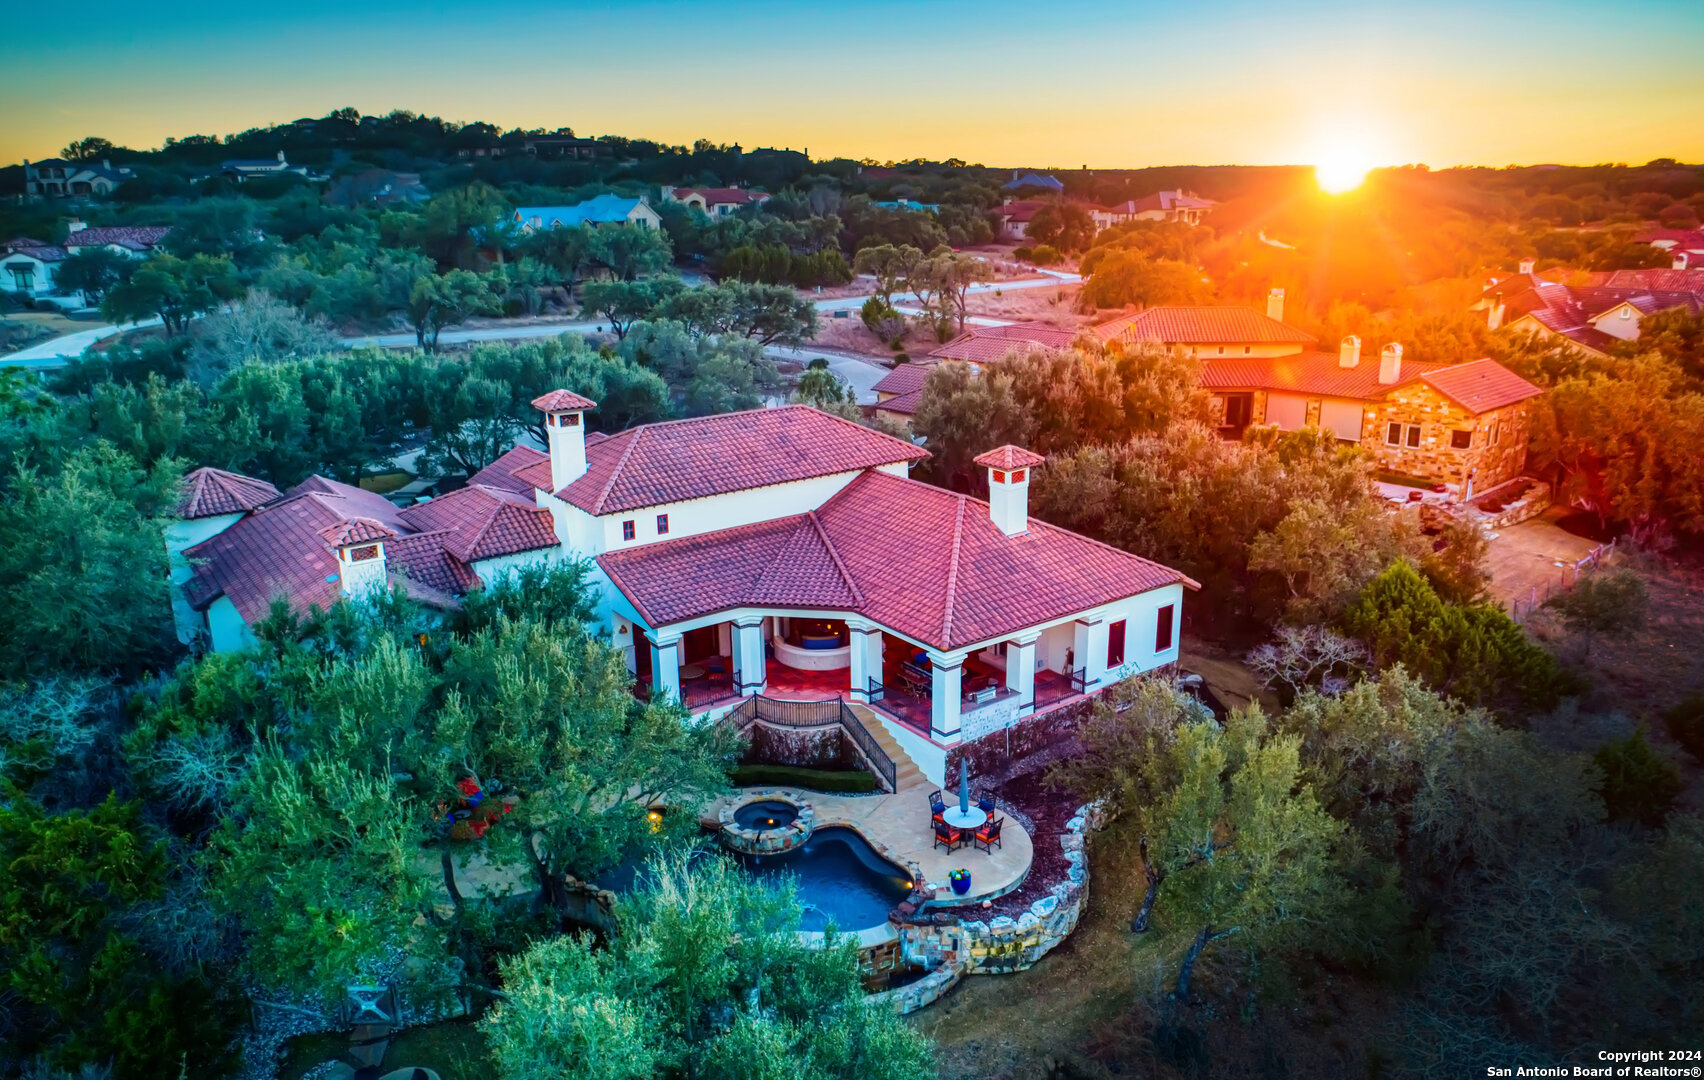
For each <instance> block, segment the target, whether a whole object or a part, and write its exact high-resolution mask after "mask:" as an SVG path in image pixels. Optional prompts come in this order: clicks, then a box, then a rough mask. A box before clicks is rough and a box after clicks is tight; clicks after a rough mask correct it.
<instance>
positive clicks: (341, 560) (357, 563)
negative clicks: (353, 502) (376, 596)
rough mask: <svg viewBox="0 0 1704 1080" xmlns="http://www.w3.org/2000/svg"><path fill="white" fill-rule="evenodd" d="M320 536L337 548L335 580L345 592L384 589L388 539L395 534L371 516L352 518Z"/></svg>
mask: <svg viewBox="0 0 1704 1080" xmlns="http://www.w3.org/2000/svg"><path fill="white" fill-rule="evenodd" d="M320 535H321V536H322V537H324V538H325V540H326V542H327V543H329V544H330V545H331V546H332V547H333V548H335V549H336V551H337V578H336V580H337V581H339V582H340V583H342V585H343V595H345V596H354V597H360V596H371V595H372V594H373V593H375V592H379V591H381V590H383V589H384V587H385V583H386V581H387V580H388V579H389V571H388V569H387V568H386V565H385V541H387V540H390V539H393V538H395V536H396V533H394V532H392V531H391V530H390V529H389V528H387V527H386V526H384V525H383V524H381V523H379V522H377V521H374V520H373V519H372V518H350V519H349V520H348V521H340V522H338V523H337V524H335V525H332V526H330V527H328V528H326V529H323V530H321V531H320ZM326 580H328V581H330V580H332V579H331V578H329V577H328V578H327V579H326Z"/></svg>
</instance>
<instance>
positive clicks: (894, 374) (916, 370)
mask: <svg viewBox="0 0 1704 1080" xmlns="http://www.w3.org/2000/svg"><path fill="white" fill-rule="evenodd" d="M933 370H935V365H934V364H931V363H929V362H928V361H925V360H913V361H911V362H910V363H906V364H900V365H899V366H897V367H895V368H894V369H893V370H892V371H890V372H888V373H887V374H886V375H883V376H882V377H881V378H880V379H878V380H877V381H876V385H874V386H872V387H870V389H871V390H873V391H874V392H876V393H878V394H909V393H911V392H912V391H913V390H921V389H923V384H924V383H926V382H928V381H929V372H931V371H933Z"/></svg>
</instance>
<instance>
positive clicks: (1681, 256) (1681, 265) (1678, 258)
mask: <svg viewBox="0 0 1704 1080" xmlns="http://www.w3.org/2000/svg"><path fill="white" fill-rule="evenodd" d="M1670 268H1671V269H1674V270H1685V269H1686V252H1684V251H1677V252H1675V253H1674V262H1673V263H1672V264H1671V267H1670Z"/></svg>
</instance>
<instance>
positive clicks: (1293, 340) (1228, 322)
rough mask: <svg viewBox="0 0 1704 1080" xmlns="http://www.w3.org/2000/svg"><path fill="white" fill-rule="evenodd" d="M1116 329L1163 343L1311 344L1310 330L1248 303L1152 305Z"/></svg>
mask: <svg viewBox="0 0 1704 1080" xmlns="http://www.w3.org/2000/svg"><path fill="white" fill-rule="evenodd" d="M1127 323H1128V325H1127V326H1124V327H1121V328H1120V329H1119V330H1118V331H1117V336H1118V337H1120V338H1123V339H1124V340H1126V341H1158V342H1160V343H1162V344H1165V345H1233V344H1234V345H1286V344H1297V345H1306V344H1311V343H1312V342H1313V341H1315V340H1316V339H1315V338H1314V336H1313V335H1312V334H1309V333H1305V332H1303V331H1301V330H1297V329H1296V328H1295V327H1293V326H1287V325H1285V324H1284V323H1281V322H1279V321H1278V320H1277V319H1272V318H1268V317H1267V316H1266V315H1265V314H1263V313H1262V312H1259V311H1256V310H1254V309H1253V308H1251V307H1241V306H1226V307H1205V306H1202V307H1182V306H1177V307H1151V308H1149V309H1148V310H1146V311H1143V312H1140V313H1138V314H1136V315H1132V316H1130V318H1129V319H1128V320H1127Z"/></svg>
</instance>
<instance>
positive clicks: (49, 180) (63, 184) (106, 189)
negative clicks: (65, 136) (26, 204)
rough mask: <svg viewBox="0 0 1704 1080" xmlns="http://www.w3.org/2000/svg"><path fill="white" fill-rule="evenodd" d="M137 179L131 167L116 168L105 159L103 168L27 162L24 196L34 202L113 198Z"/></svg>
mask: <svg viewBox="0 0 1704 1080" xmlns="http://www.w3.org/2000/svg"><path fill="white" fill-rule="evenodd" d="M135 178H136V173H135V172H134V171H132V170H131V169H130V168H129V167H127V166H126V167H120V168H117V169H115V168H113V167H112V162H110V161H107V160H105V159H103V160H102V161H101V163H100V164H99V165H93V164H90V163H89V162H86V161H65V160H63V159H61V158H49V159H47V160H46V161H29V160H28V159H26V160H25V161H24V195H25V197H26V198H31V199H65V198H79V197H87V196H91V195H111V194H112V193H113V192H114V191H116V190H118V186H119V185H120V184H122V183H124V182H125V181H126V180H133V179H135Z"/></svg>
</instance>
